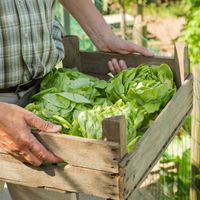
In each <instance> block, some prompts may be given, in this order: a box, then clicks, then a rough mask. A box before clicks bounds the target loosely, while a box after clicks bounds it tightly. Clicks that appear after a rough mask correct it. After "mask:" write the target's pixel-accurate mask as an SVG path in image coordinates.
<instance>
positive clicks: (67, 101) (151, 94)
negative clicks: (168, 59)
mask: <svg viewBox="0 0 200 200" xmlns="http://www.w3.org/2000/svg"><path fill="white" fill-rule="evenodd" d="M175 91H176V88H175V86H174V82H173V73H172V71H171V70H170V68H169V66H168V65H166V64H162V65H160V66H157V65H152V66H148V65H141V66H139V67H137V68H129V69H127V70H124V71H123V72H121V73H119V74H118V75H116V76H114V77H111V79H110V80H109V81H108V82H106V81H104V80H99V79H98V78H95V77H92V76H89V75H86V74H83V73H81V72H79V71H77V70H75V69H62V68H61V69H54V70H52V71H51V72H50V73H49V74H48V75H47V76H46V77H45V78H44V80H43V81H42V83H41V88H40V92H39V93H38V94H36V95H34V96H33V98H32V102H31V103H30V104H29V105H28V106H27V109H28V110H30V111H32V112H33V113H35V114H36V115H38V116H39V117H41V118H43V119H45V120H48V121H50V122H52V123H55V124H59V125H61V126H62V132H63V133H66V134H70V135H76V136H81V137H87V138H95V139H101V138H102V126H101V123H102V121H103V119H104V118H109V117H113V116H117V115H124V116H125V118H126V121H127V123H126V124H127V127H126V128H127V140H128V141H127V142H128V151H131V149H132V148H133V147H134V146H135V145H136V144H137V142H138V141H139V139H140V138H141V137H142V134H143V132H144V131H145V130H146V129H147V127H148V126H149V125H150V124H151V123H152V121H153V120H154V119H155V118H156V116H157V115H158V113H159V112H160V111H161V109H162V108H163V107H164V106H165V105H166V103H167V102H168V101H169V100H170V98H171V97H172V96H173V94H174V93H175Z"/></svg>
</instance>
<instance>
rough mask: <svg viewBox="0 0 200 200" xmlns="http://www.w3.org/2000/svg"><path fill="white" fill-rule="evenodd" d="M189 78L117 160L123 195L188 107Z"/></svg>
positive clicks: (167, 139)
mask: <svg viewBox="0 0 200 200" xmlns="http://www.w3.org/2000/svg"><path fill="white" fill-rule="evenodd" d="M192 82H193V81H192V78H191V77H190V78H189V79H187V80H186V81H185V83H184V84H183V86H181V88H180V89H179V90H178V92H177V93H176V94H175V95H174V97H173V98H172V100H171V101H170V102H169V103H168V105H167V106H166V107H165V108H164V110H163V111H162V112H161V114H160V115H159V116H158V117H157V119H156V120H155V121H154V122H153V124H152V125H151V126H150V128H149V129H148V130H147V131H146V133H145V135H144V136H143V138H142V139H141V140H140V142H139V143H138V144H137V145H136V147H135V148H134V149H133V151H132V152H131V153H130V154H128V155H127V156H126V157H125V158H124V159H123V160H122V162H121V163H120V166H121V167H122V168H124V167H125V193H126V198H128V197H129V195H130V194H131V192H132V191H133V190H135V189H136V188H137V187H138V186H139V184H140V182H141V180H142V179H143V177H144V176H145V175H146V174H147V173H148V172H149V169H150V168H152V166H153V165H154V164H155V162H156V161H157V159H158V157H160V156H161V154H162V152H163V151H162V149H163V148H166V145H167V144H166V142H168V143H169V142H170V140H171V138H172V137H173V136H174V135H175V132H176V130H177V128H178V127H179V126H180V124H181V122H182V120H183V119H184V117H185V116H186V114H187V113H188V112H189V111H190V109H191V107H192Z"/></svg>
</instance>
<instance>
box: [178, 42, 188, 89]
mask: <svg viewBox="0 0 200 200" xmlns="http://www.w3.org/2000/svg"><path fill="white" fill-rule="evenodd" d="M175 65H176V71H177V74H179V76H177V78H178V82H177V83H178V84H177V86H178V87H180V86H181V85H182V84H183V83H184V81H185V79H186V78H187V77H188V75H189V74H190V61H189V56H188V46H186V45H185V44H184V43H182V42H180V43H177V44H176V45H175ZM178 71H179V72H178Z"/></svg>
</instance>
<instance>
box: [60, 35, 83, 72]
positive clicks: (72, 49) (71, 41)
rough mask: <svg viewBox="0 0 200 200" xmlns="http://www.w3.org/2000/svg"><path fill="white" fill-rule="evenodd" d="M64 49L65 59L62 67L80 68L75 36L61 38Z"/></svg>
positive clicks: (77, 41) (77, 42)
mask: <svg viewBox="0 0 200 200" xmlns="http://www.w3.org/2000/svg"><path fill="white" fill-rule="evenodd" d="M63 44H64V48H65V58H64V60H63V66H64V67H67V68H74V67H76V68H78V69H80V67H81V57H80V52H79V39H78V37H77V36H72V35H71V36H66V37H64V38H63Z"/></svg>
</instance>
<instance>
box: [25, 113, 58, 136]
mask: <svg viewBox="0 0 200 200" xmlns="http://www.w3.org/2000/svg"><path fill="white" fill-rule="evenodd" d="M24 119H25V121H26V123H27V124H28V125H29V126H31V127H34V128H37V129H38V130H40V131H46V132H51V133H56V132H59V131H61V126H58V125H54V124H52V123H49V122H46V121H44V120H43V119H40V118H39V117H37V116H35V115H34V114H32V113H29V112H27V113H26V114H25V115H24Z"/></svg>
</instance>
